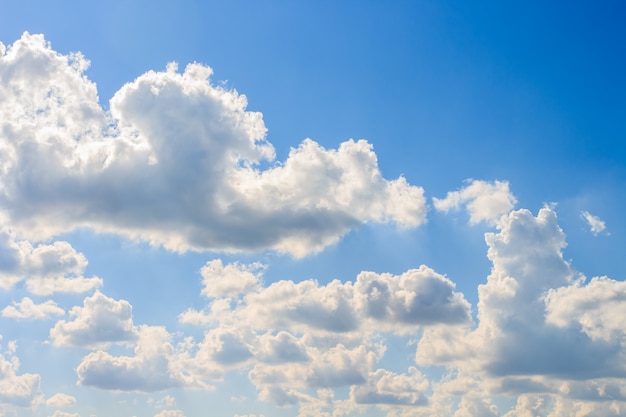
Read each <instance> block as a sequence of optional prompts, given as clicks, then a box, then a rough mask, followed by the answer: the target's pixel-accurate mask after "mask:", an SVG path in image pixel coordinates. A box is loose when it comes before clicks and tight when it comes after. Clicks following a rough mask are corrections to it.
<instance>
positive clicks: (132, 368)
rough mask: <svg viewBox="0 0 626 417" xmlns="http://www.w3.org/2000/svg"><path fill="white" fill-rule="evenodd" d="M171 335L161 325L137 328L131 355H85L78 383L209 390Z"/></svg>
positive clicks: (113, 387)
mask: <svg viewBox="0 0 626 417" xmlns="http://www.w3.org/2000/svg"><path fill="white" fill-rule="evenodd" d="M171 339H172V336H171V335H170V334H169V333H168V332H167V331H166V330H165V328H164V327H160V326H140V327H139V329H138V331H137V342H136V344H135V347H134V356H114V355H111V354H109V353H108V352H105V351H101V350H100V351H97V352H92V353H90V354H88V355H87V356H85V357H84V358H83V360H82V361H81V363H80V364H79V365H78V368H77V369H76V373H77V375H78V382H79V383H80V384H81V385H84V386H91V387H95V388H100V389H104V390H116V391H142V392H151V391H160V390H165V389H168V388H174V387H193V388H204V389H210V387H209V386H208V385H206V384H205V383H204V382H203V381H202V380H201V379H200V378H198V375H197V374H196V373H195V372H194V369H192V368H191V367H187V366H186V364H187V363H185V362H184V361H183V360H182V359H181V358H182V356H181V355H184V354H185V353H187V352H180V351H177V350H176V348H175V347H174V346H173V345H172V343H171Z"/></svg>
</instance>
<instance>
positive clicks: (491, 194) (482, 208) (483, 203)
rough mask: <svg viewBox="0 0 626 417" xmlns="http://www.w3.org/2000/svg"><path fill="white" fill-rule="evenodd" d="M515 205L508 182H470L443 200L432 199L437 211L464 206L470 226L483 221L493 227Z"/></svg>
mask: <svg viewBox="0 0 626 417" xmlns="http://www.w3.org/2000/svg"><path fill="white" fill-rule="evenodd" d="M516 203H517V199H516V198H515V196H514V195H513V194H512V193H511V191H510V190H509V183H508V181H493V182H488V181H480V180H471V181H469V185H467V186H466V187H464V188H462V189H460V190H458V191H450V192H448V194H447V195H446V197H445V198H443V199H439V198H433V204H434V206H435V208H436V209H437V210H439V211H444V212H448V211H450V210H452V209H454V210H458V209H459V208H460V207H461V206H465V208H466V209H467V211H468V213H469V215H470V223H471V224H477V223H480V222H481V221H484V222H487V223H489V224H492V225H493V224H495V223H496V222H497V221H498V219H499V218H500V217H501V216H502V215H503V214H506V213H508V212H509V211H511V210H512V209H513V207H515V204H516Z"/></svg>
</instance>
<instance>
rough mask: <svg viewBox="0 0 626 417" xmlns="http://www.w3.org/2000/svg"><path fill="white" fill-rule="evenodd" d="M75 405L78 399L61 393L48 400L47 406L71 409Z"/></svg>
mask: <svg viewBox="0 0 626 417" xmlns="http://www.w3.org/2000/svg"><path fill="white" fill-rule="evenodd" d="M74 404H76V398H74V397H73V396H71V395H67V394H63V393H61V392H59V393H57V394H54V395H53V396H52V397H50V398H48V399H47V400H46V405H47V406H49V407H69V406H71V405H74Z"/></svg>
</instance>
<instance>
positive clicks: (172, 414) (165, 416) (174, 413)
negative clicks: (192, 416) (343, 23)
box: [154, 410, 185, 417]
mask: <svg viewBox="0 0 626 417" xmlns="http://www.w3.org/2000/svg"><path fill="white" fill-rule="evenodd" d="M154 417H185V413H183V412H182V411H181V410H162V411H159V412H158V413H157V414H155V415H154Z"/></svg>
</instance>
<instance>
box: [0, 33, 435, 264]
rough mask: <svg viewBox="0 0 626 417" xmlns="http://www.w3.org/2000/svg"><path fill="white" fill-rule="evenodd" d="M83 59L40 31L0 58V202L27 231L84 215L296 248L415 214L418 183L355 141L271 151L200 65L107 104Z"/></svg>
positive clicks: (97, 223)
mask: <svg viewBox="0 0 626 417" xmlns="http://www.w3.org/2000/svg"><path fill="white" fill-rule="evenodd" d="M88 65H89V63H88V62H87V61H86V60H85V58H84V57H82V56H81V55H80V54H73V55H70V56H64V55H61V54H58V53H57V52H55V51H53V50H52V49H51V48H50V45H49V44H47V43H46V42H45V40H44V39H43V37H42V36H39V35H29V34H24V35H23V36H22V38H21V39H19V40H18V41H16V42H15V43H14V44H13V45H10V46H9V47H8V48H7V49H6V51H5V53H4V54H3V55H2V56H0V77H1V78H2V80H3V83H2V86H0V101H1V102H2V103H3V105H2V107H1V108H0V121H1V122H0V123H1V124H0V127H1V128H2V129H1V131H2V132H3V133H2V135H3V141H2V143H3V145H2V146H3V150H4V152H2V153H0V155H2V157H1V159H0V201H1V202H2V204H1V205H0V207H2V209H3V210H2V214H3V216H4V217H6V218H7V219H9V220H8V221H9V222H10V223H11V224H12V225H14V227H15V228H16V229H18V230H19V232H20V233H21V234H24V235H25V236H27V237H30V238H34V239H41V238H44V237H49V236H51V235H54V234H56V233H59V232H65V231H67V230H72V229H75V228H77V227H90V228H92V229H94V230H96V231H105V232H114V233H119V234H122V235H125V236H129V237H133V238H141V239H144V240H148V241H150V242H152V243H155V244H163V245H165V246H166V247H168V248H171V249H175V250H181V251H183V250H187V249H190V248H194V249H216V250H229V251H241V250H259V249H266V248H272V249H277V250H280V251H283V252H288V253H291V254H293V255H296V256H303V255H306V254H307V253H310V252H312V251H318V250H321V249H322V248H324V247H325V246H327V245H329V244H331V243H334V242H336V241H337V240H338V239H339V237H341V236H342V235H343V234H345V233H346V232H347V231H348V230H349V229H350V228H351V227H353V226H355V225H357V224H359V223H363V222H369V221H373V222H395V223H397V224H399V225H401V226H406V227H414V226H418V225H419V224H421V223H423V222H424V220H425V215H426V202H425V198H424V196H423V190H422V189H421V188H419V187H415V186H412V185H409V184H408V183H407V182H406V180H405V179H404V178H398V179H396V180H386V179H384V178H383V177H382V176H381V174H380V171H379V169H378V165H377V158H376V154H375V153H374V152H373V150H372V146H371V145H370V144H369V143H367V142H366V141H364V140H359V141H353V140H349V141H347V142H344V143H342V144H341V145H340V146H339V148H338V149H336V150H326V149H324V148H322V147H321V146H319V145H318V144H317V143H315V142H314V141H312V140H310V139H307V140H305V141H304V142H303V143H302V144H301V145H300V146H298V147H297V148H295V149H292V151H291V152H290V154H289V157H288V158H287V160H286V161H285V162H284V163H282V164H281V163H278V162H275V161H274V150H273V147H272V145H271V144H270V143H269V142H267V141H266V139H265V134H266V128H265V126H264V123H263V119H262V116H261V114H260V113H256V112H250V111H247V110H246V106H247V101H246V98H245V96H243V95H239V94H238V93H237V92H236V91H227V90H225V89H223V88H221V87H216V86H213V85H211V84H210V82H209V80H208V78H209V76H210V75H211V73H212V71H211V69H210V68H208V67H204V66H202V65H199V64H191V65H189V66H187V68H186V69H185V71H184V72H183V73H182V74H181V73H178V72H176V71H177V68H176V66H175V65H169V66H168V69H167V71H165V72H154V71H150V72H147V73H145V74H143V75H141V76H140V77H138V78H137V79H136V80H135V81H133V82H131V83H128V84H126V85H125V86H123V87H122V88H121V89H120V90H119V91H118V92H117V93H116V94H115V96H114V97H113V98H112V99H111V103H110V108H111V110H110V113H107V112H104V111H103V110H102V109H101V108H100V107H99V105H98V100H97V94H96V86H95V84H93V83H92V82H90V81H89V80H87V79H86V77H85V76H84V75H83V71H84V70H85V69H86V68H87V66H88ZM260 162H270V163H271V164H272V165H271V166H270V168H268V169H265V170H261V169H260V168H259V166H260V165H259V163H260Z"/></svg>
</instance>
